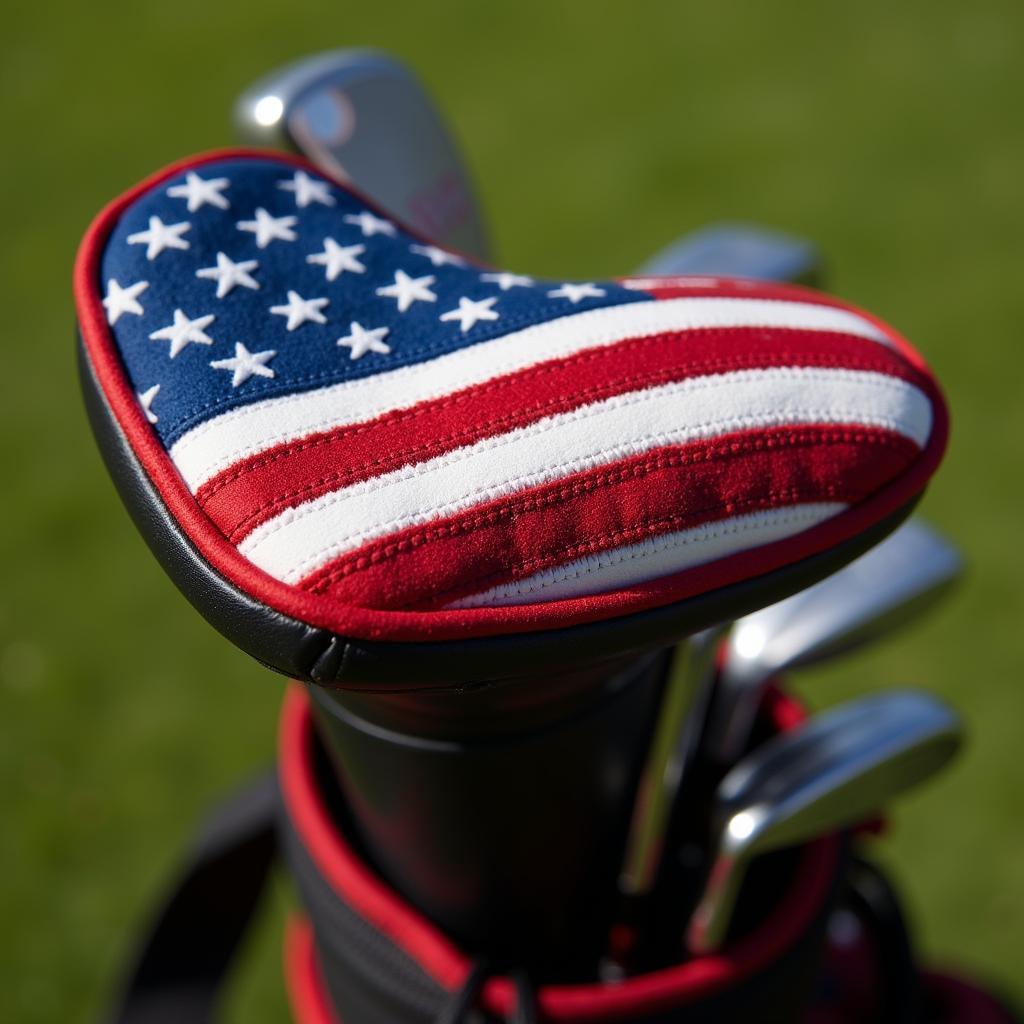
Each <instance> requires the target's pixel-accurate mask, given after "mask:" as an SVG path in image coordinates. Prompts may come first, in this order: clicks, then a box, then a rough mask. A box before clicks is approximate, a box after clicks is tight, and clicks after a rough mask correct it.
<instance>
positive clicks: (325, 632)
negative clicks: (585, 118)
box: [75, 150, 947, 686]
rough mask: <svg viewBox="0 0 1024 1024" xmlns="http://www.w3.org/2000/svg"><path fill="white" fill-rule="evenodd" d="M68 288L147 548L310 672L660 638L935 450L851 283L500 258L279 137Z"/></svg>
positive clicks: (254, 639)
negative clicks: (620, 272)
mask: <svg viewBox="0 0 1024 1024" xmlns="http://www.w3.org/2000/svg"><path fill="white" fill-rule="evenodd" d="M75 292H76V301H77V308H78V318H79V325H80V333H81V339H82V377H83V383H84V388H85V392H86V400H87V405H88V407H89V411H90V416H91V419H92V422H93V426H94V429H95V430H96V433H97V436H98V439H99V443H100V446H101V449H102V450H103V453H104V456H105V458H106V460H107V463H108V465H109V467H110V469H111V472H112V474H113V476H114V478H115V480H116V482H117V483H118V486H119V488H120V490H121V493H122V496H123V497H124V499H125V501H126V504H127V505H128V507H129V509H130V510H131V512H132V514H133V516H134V517H135V519H136V521H137V523H138V524H139V526H140V528H141V529H142V532H143V534H144V535H145V536H146V538H147V540H148V541H149V543H150V545H151V546H152V547H153V548H154V550H155V552H156V553H157V555H158V557H159V558H160V559H161V561H162V562H163V564H164V566H165V568H167V570H168V572H169V573H170V574H171V576H172V577H173V578H174V579H175V581H176V582H177V583H178V585H179V586H180V587H181V588H182V590H183V591H184V592H185V593H186V595H187V596H188V597H189V598H190V599H191V600H192V601H193V603H194V604H196V606H197V607H198V608H199V610H200V611H201V612H203V613H204V614H205V615H206V617H207V618H208V619H209V620H210V621H211V622H212V623H213V624H214V625H215V626H216V627H217V628H219V629H220V630H221V631H222V632H224V633H225V634H226V635H227V636H228V637H229V638H230V639H232V640H234V641H235V642H236V643H237V644H238V645H239V646H241V647H242V648H243V649H245V650H247V651H249V653H251V654H253V655H254V656H255V657H257V658H258V659H259V660H261V661H263V662H264V663H266V664H268V665H270V666H271V667H273V668H276V669H278V670H279V671H282V672H285V673H287V674H290V675H294V676H298V677H300V678H303V679H307V680H314V681H318V682H323V683H338V684H341V685H351V686H361V685H366V686H374V685H381V684H390V685H407V686H417V685H432V684H438V683H443V682H451V683H455V684H457V683H459V682H463V681H465V680H467V679H479V678H493V677H494V675H495V674H498V675H507V676H512V675H518V674H523V673H524V672H529V671H532V670H534V669H535V668H536V667H537V666H539V665H543V666H545V667H546V668H547V669H549V670H554V671H557V670H559V668H560V667H561V666H564V665H566V664H569V663H572V662H574V661H578V660H579V658H580V656H581V653H582V654H584V655H587V656H592V657H602V656H608V655H612V654H614V653H616V652H620V651H622V650H628V649H636V648H639V647H643V646H649V645H651V644H665V643H670V642H672V641H673V640H674V639H677V638H678V637H679V636H681V635H684V634H686V633H688V632H692V631H693V630H695V629H699V628H702V627H703V626H704V625H707V624H708V623H710V622H713V621H716V620H720V619H723V618H727V617H734V616H735V615H737V614H740V613H742V612H744V611H746V610H749V609H750V608H752V607H754V606H756V605H758V604H763V603H765V602H767V601H770V600H775V599H777V598H779V597H781V596H784V595H785V594H786V593H788V592H791V591H793V590H795V589H798V588H800V587H802V586H805V585H807V584H808V583H810V582H812V581H814V580H815V579H817V578H820V577H821V576H823V575H825V574H827V573H828V572H831V571H833V570H834V569H835V568H837V567H838V566H839V565H842V564H843V563H845V562H846V561H849V560H850V559H852V558H853V557H855V556H856V555H857V554H859V553H860V552H861V551H863V550H864V549H865V548H866V547H868V546H870V545H871V544H872V543H874V542H876V541H877V540H878V539H880V538H881V537H882V536H884V535H885V533H887V532H888V531H889V530H891V529H892V528H893V527H894V526H895V525H896V524H897V523H898V522H899V521H900V519H901V518H902V516H903V515H905V513H906V511H907V510H908V508H909V506H910V505H911V504H912V503H913V502H914V501H915V500H916V498H917V497H918V496H919V495H920V493H921V491H922V490H923V488H924V486H925V484H926V483H927V480H928V479H929V477H930V475H931V474H932V472H933V471H934V469H935V468H936V466H937V464H938V462H939V459H940V458H941V455H942V451H943V448H944V445H945V440H946V431H947V419H946V410H945V405H944V402H943V399H942V396H941V394H940V392H939V389H938V387H937V385H936V383H935V381H934V379H933V377H932V375H931V374H930V372H929V370H928V369H927V367H926V366H925V364H924V361H923V360H922V359H921V357H920V356H919V355H918V354H917V353H916V352H915V351H914V350H913V349H912V348H911V347H910V345H909V344H908V343H907V342H906V341H904V340H903V339H902V338H901V337H900V336H899V335H898V334H897V333H896V332H895V331H893V330H892V329H891V328H889V327H887V326H886V325H884V324H882V323H880V322H879V321H878V320H877V319H875V318H873V317H871V316H869V315H868V314H865V313H863V312H861V311H859V310H857V309H854V308H853V307H851V306H849V305H847V304H845V303H842V302H839V301H838V300H835V299H832V298H828V297H826V296H823V295H820V294H817V293H815V292H811V291H808V290H805V289H802V288H797V287H793V286H780V285H773V284H772V285H769V284H764V283H758V282H753V281H747V280H740V279H725V278H696V277H693V278H664V279H656V278H653V279H652V278H645V279H636V280H630V279H620V280H615V281H611V280H609V281H601V282H571V281H570V282H565V281H554V280H541V279H539V278H532V277H527V276H525V275H522V274H512V273H506V272H496V271H493V270H491V269H490V268H486V267H482V266H478V265H475V264H473V263H472V262H470V261H469V260H468V259H466V258H464V257H461V256H459V255H457V254H455V253H452V252H449V251H447V250H443V249H441V248H439V247H437V246H435V245H432V244H430V243H429V242H427V241H425V240H424V239H421V238H418V237H416V236H415V235H414V234H413V233H412V232H410V231H408V230H407V229H405V228H403V227H402V226H401V225H399V224H398V223H397V222H395V221H394V220H393V219H392V218H390V217H388V216H386V215H385V214H384V213H382V212H381V211H380V210H379V209H377V208H375V207H373V205H372V204H371V203H369V201H367V200H366V199H365V198H363V197H362V196H360V195H358V194H356V193H355V192H354V191H353V190H351V189H350V188H348V187H346V186H344V185H341V184H339V183H337V182H334V181H330V180H329V179H327V178H325V177H324V176H323V175H322V174H321V173H319V172H318V171H316V170H315V169H314V168H313V167H312V166H311V165H308V164H306V163H304V162H303V161H301V160H298V159H293V158H290V157H287V156H283V155H271V154H266V153H256V152H250V151H242V150H239V151H228V152H222V153H215V154H210V155H207V156H201V157H195V158H192V159H189V160H186V161H183V162H181V163H179V164H176V165H174V166H172V167H170V168H167V169H166V170H164V171H161V172H159V173H158V174H156V175H154V176H153V177H151V178H149V179H147V180H146V181H145V182H143V183H142V184H141V185H139V186H138V187H137V188H135V189H133V190H131V191H130V192H128V193H126V194H125V195H124V196H122V197H121V198H120V199H118V200H116V201H114V202H113V203H112V204H110V205H109V206H108V207H107V208H106V209H105V210H104V211H103V212H102V213H101V214H100V215H99V217H98V218H97V219H96V220H95V222H94V223H93V225H92V226H91V228H90V229H89V232H88V234H87V236H86V238H85V240H84V242H83V244H82V247H81V249H80V252H79V256H78V261H77V265H76V271H75Z"/></svg>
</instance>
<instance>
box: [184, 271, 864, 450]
mask: <svg viewBox="0 0 1024 1024" xmlns="http://www.w3.org/2000/svg"><path fill="white" fill-rule="evenodd" d="M606 284H607V286H608V287H609V288H615V289H616V290H619V289H620V288H621V286H619V285H614V284H612V283H610V282H607V283H606ZM604 285H605V283H602V287H604ZM637 296H638V293H637V292H629V291H628V290H627V293H626V295H623V296H617V295H616V296H615V297H616V298H619V299H620V301H617V302H606V303H604V304H603V305H600V306H591V307H590V309H588V310H574V309H566V308H565V307H564V306H556V305H555V304H554V303H545V304H544V305H542V306H538V307H535V311H534V312H531V313H529V314H519V315H517V316H509V317H508V318H507V319H506V320H505V321H504V329H503V331H502V333H500V334H495V335H491V336H489V337H484V338H481V339H480V341H478V342H474V343H473V344H474V345H479V344H482V343H483V342H487V341H497V340H498V339H500V338H502V337H504V336H505V335H506V334H511V333H513V331H514V330H515V329H516V328H518V327H522V326H524V325H525V326H527V327H531V326H533V325H534V324H536V325H537V326H542V325H543V324H548V323H555V322H557V321H558V320H563V319H565V317H567V316H573V315H575V314H577V313H581V312H582V313H585V312H590V310H600V309H617V308H618V307H619V306H629V305H632V304H633V303H636V302H655V301H658V300H656V299H653V298H650V297H646V296H645V297H643V298H638V297H637ZM722 298H723V299H729V298H732V299H733V300H734V301H742V302H745V301H749V300H747V299H746V298H745V297H734V296H723V297H722ZM765 301H766V302H768V301H773V302H787V301H788V302H792V301H793V299H766V300H765ZM806 305H817V304H815V303H806ZM820 308H822V309H826V308H835V307H826V306H820ZM538 311H539V314H540V316H541V317H543V316H546V315H548V314H551V313H561V314H562V315H561V316H553V317H551V318H550V319H548V320H544V319H541V320H540V321H537V320H536V317H537V315H538ZM842 312H846V313H849V312H850V311H849V310H842ZM851 315H856V314H851ZM861 319H863V318H861ZM865 322H866V321H865ZM459 340H460V339H458V338H455V339H449V340H447V341H437V342H434V343H432V344H425V345H423V346H422V347H421V348H420V349H419V350H418V351H417V352H416V353H415V354H412V353H410V355H409V356H408V357H407V358H408V359H409V362H399V361H398V360H395V362H394V363H393V364H392V368H393V369H401V368H403V367H406V366H417V365H419V363H420V361H421V360H423V359H424V358H429V357H431V356H436V355H447V354H448V353H449V352H458V351H460V350H461V349H462V348H464V347H465V348H471V347H472V346H460V345H458V344H457V342H458V341H459ZM412 343H415V338H413V339H412ZM453 343H454V344H455V347H454V348H453V347H452V345H453ZM413 360H415V362H414V361H413ZM339 373H340V369H337V368H336V369H333V370H325V371H323V372H321V373H314V374H309V375H308V376H306V377H299V378H297V379H291V380H289V381H288V383H283V382H282V383H281V384H280V385H274V384H271V385H268V386H267V387H266V388H265V389H264V391H265V392H266V393H268V397H269V395H274V394H277V393H278V392H280V391H283V390H285V389H286V388H287V389H288V390H291V389H292V388H294V387H295V386H296V385H303V384H317V383H320V382H321V381H330V380H334V381H335V382H336V383H339V384H342V383H345V382H346V381H350V380H365V379H366V378H367V377H372V376H374V374H373V373H372V372H369V371H368V372H367V373H366V374H364V375H362V376H359V377H343V378H342V379H341V380H338V374H339ZM235 400H237V399H236V396H235V395H224V396H222V397H221V398H217V399H214V400H213V401H210V402H205V403H204V404H202V405H197V406H193V407H192V408H191V409H189V410H188V412H186V413H185V416H184V419H182V420H181V422H180V423H178V424H177V425H176V426H175V428H174V430H173V433H175V434H178V436H179V438H180V437H182V436H184V434H186V433H188V431H189V429H190V425H191V424H192V422H193V421H195V420H198V419H201V418H202V417H203V416H204V415H205V414H206V413H207V412H209V411H210V410H211V409H216V408H218V407H219V406H223V405H226V404H228V403H230V402H232V401H235Z"/></svg>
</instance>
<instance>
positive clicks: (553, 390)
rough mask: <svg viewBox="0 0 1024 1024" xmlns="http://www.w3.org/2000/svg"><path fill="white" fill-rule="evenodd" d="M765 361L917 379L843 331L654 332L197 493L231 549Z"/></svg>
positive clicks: (315, 439) (428, 406) (292, 454)
mask: <svg viewBox="0 0 1024 1024" xmlns="http://www.w3.org/2000/svg"><path fill="white" fill-rule="evenodd" d="M775 366H803V367H811V366H813V367H828V368H840V369H850V370H864V371H873V372H877V373H885V374H888V375H890V376H894V377H900V378H902V379H906V380H910V381H912V382H914V383H917V384H921V383H922V381H921V377H920V375H919V374H917V373H915V372H914V371H912V370H910V369H909V368H908V367H907V365H906V363H905V362H904V361H903V360H902V359H900V357H899V356H898V355H897V354H896V353H895V352H893V351H892V350H890V349H887V348H885V347H884V346H882V345H879V344H878V343H877V342H873V341H867V340H865V339H863V338H857V337H853V336H851V335H845V334H824V333H822V332H814V331H799V330H791V329H765V328H740V329H737V328H730V329H704V330H694V331H686V332H673V333H671V334H660V335H653V336H649V337H646V338H640V339H631V340H627V341H623V342H621V343H620V344H617V345H613V346H609V347H606V348H597V349H589V350H587V351H584V352H580V353H578V354H576V355H573V356H570V357H568V358H565V359H556V360H550V361H548V362H545V363H541V364H538V365H537V366H531V367H529V368H528V369H524V370H521V371H519V372H517V373H513V374H508V375H506V376H503V377H498V378H495V379H493V380H490V381H487V382H486V383H484V384H479V385H476V386H474V387H470V388H465V389H463V390H461V391H458V392H455V393H453V394H451V395H446V396H444V397H442V398H438V399H435V400H432V401H427V402H421V403H419V404H418V405H415V406H412V407H410V408H408V409H404V410H401V411H399V412H394V413H387V414H386V415H384V416H381V417H379V418H377V419H375V420H371V421H369V422H366V423H361V424H354V425H349V426H346V427H342V428H339V429H337V430H332V431H325V432H323V433H318V434H313V435H310V436H307V437H304V438H302V439H300V440H297V441H293V442H290V443H288V444H282V445H278V446H276V447H275V448H271V449H269V450H268V451H265V452H261V453H260V454H259V455H256V456H253V457H252V458H249V459H246V460H245V461H243V462H240V463H236V464H235V465H234V466H231V467H230V468H229V469H227V470H225V471H224V472H223V473H220V474H219V475H218V476H216V477H215V478H213V479H212V480H210V481H209V482H208V483H206V484H204V485H203V486H202V487H201V488H200V489H199V490H198V492H197V493H196V498H197V500H198V501H199V503H200V504H201V505H202V506H203V508H204V509H205V511H206V513H207V514H208V515H209V516H210V518H211V519H213V521H214V522H215V523H216V524H217V525H218V526H219V527H220V529H221V530H223V532H224V534H225V536H227V537H228V539H229V540H231V541H232V542H233V543H235V544H237V543H239V542H240V541H241V540H242V538H243V537H245V536H246V535H247V534H249V533H251V532H252V531H253V530H254V529H256V527H258V526H259V525H260V524H261V523H264V522H266V521H267V520H269V519H272V518H274V516H276V515H279V514H280V513H281V512H283V511H284V510H285V509H287V508H292V507H295V506H296V505H301V504H303V503H304V502H307V501H312V500H313V499H314V498H317V497H319V496H320V495H323V494H327V493H329V492H331V491H336V490H339V489H341V488H343V487H347V486H349V485H351V484H354V483H357V482H358V481H360V480H366V479H369V478H370V477H374V476H380V475H382V474H384V473H388V472H391V471H392V470H396V469H399V468H401V467H402V466H406V465H410V464H411V463H414V462H424V461H426V460H427V459H431V458H434V457H436V456H438V455H442V454H444V453H445V452H449V451H452V450H453V449H455V448H460V447H462V446H464V445H469V444H473V443H474V442H476V441H479V440H481V439H483V438H486V437H493V436H495V435H497V434H501V433H505V432H507V431H510V430H514V429H516V428H517V427H523V426H526V425H527V424H530V423H534V422H536V421H537V420H540V419H542V418H544V417H545V416H551V415H555V414H557V413H561V412H566V411H568V410H571V409H575V408H579V407H580V406H583V405H588V404H590V403H593V402H598V401H601V400H603V399H606V398H609V397H611V396H613V395H619V394H624V393H626V392H629V391H639V390H643V389H644V388H648V387H655V386H658V385H661V384H667V383H670V382H672V381H679V380H684V379H687V378H692V377H700V376H705V375H709V374H719V373H728V372H734V371H737V370H746V369H763V368H767V367H775Z"/></svg>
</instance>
